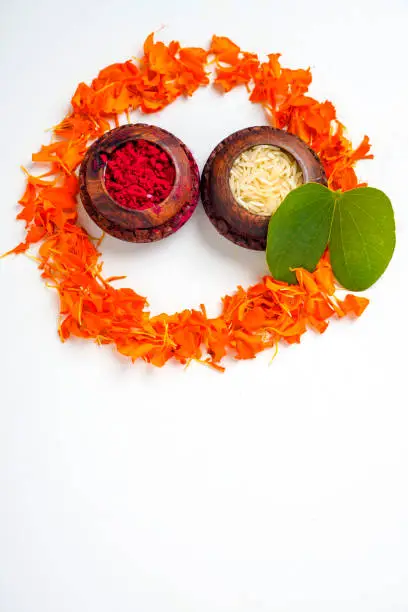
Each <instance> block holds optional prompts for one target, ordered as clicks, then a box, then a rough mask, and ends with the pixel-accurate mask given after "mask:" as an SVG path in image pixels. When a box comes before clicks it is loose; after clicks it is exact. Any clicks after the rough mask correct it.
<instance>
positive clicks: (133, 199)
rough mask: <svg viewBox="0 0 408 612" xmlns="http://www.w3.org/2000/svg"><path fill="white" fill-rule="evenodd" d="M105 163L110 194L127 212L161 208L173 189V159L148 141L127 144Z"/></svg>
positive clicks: (141, 140) (107, 187)
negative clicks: (128, 210)
mask: <svg viewBox="0 0 408 612" xmlns="http://www.w3.org/2000/svg"><path fill="white" fill-rule="evenodd" d="M104 161H106V162H107V164H106V169H105V177H104V180H105V186H106V190H107V192H108V193H109V195H110V196H111V198H113V199H114V200H115V201H116V202H117V203H118V204H120V205H121V206H124V207H125V208H130V209H133V210H144V209H146V208H151V207H153V208H154V207H156V208H159V207H158V205H159V204H160V202H163V200H165V199H166V198H167V197H168V195H169V194H170V192H171V190H172V188H173V185H174V179H175V175H176V172H175V168H174V165H173V162H172V161H171V158H170V157H169V155H168V154H167V153H166V152H165V151H164V150H163V149H161V148H160V147H159V146H157V145H156V144H153V143H151V142H149V141H147V140H143V139H139V140H132V141H130V142H127V143H126V144H125V145H123V146H121V147H118V148H117V149H115V150H114V151H113V152H112V154H111V155H110V157H106V160H104Z"/></svg>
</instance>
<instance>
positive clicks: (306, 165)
mask: <svg viewBox="0 0 408 612" xmlns="http://www.w3.org/2000/svg"><path fill="white" fill-rule="evenodd" d="M257 145H274V146H276V147H279V148H281V149H282V150H284V151H285V152H287V153H289V154H290V155H292V157H294V158H295V160H296V161H297V163H298V164H299V167H300V169H301V171H302V173H303V182H304V183H309V182H314V183H322V184H323V185H327V179H326V175H325V172H324V169H323V166H322V165H321V163H320V160H319V158H318V157H317V155H316V153H315V152H314V151H312V149H310V147H308V145H307V144H306V143H305V142H303V140H301V139H300V138H298V137H297V136H295V135H294V134H289V133H288V132H284V131H283V130H278V129H276V128H272V127H269V126H260V127H250V128H246V129H244V130H240V131H238V132H235V133H234V134H231V135H230V136H228V137H227V138H225V140H223V141H222V142H220V143H219V145H217V146H216V147H215V149H214V151H213V152H212V153H211V155H210V157H209V158H208V160H207V163H206V164H205V167H204V170H203V173H202V177H201V199H202V202H203V206H204V210H205V212H206V213H207V215H208V217H209V219H210V221H211V223H212V224H213V225H214V226H215V228H216V229H217V230H218V232H219V233H220V234H222V236H225V238H228V240H231V241H232V242H235V244H238V245H239V246H243V247H246V248H247V249H254V250H257V251H264V250H265V249H266V237H267V233H268V224H269V219H270V217H268V216H262V215H257V214H254V213H251V212H249V211H248V210H246V209H245V208H243V207H242V206H240V204H238V202H237V201H236V200H235V198H234V196H233V194H232V191H231V189H230V184H229V178H230V171H231V167H232V165H233V163H234V161H235V159H236V158H237V157H238V156H239V155H240V154H241V153H242V152H243V151H245V150H247V149H250V148H251V147H254V146H257Z"/></svg>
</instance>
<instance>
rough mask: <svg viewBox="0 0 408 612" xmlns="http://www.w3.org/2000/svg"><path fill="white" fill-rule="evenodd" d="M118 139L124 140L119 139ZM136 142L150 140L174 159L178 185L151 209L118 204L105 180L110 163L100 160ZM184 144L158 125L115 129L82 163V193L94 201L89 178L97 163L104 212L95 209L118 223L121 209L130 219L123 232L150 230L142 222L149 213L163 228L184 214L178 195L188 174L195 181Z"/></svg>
mask: <svg viewBox="0 0 408 612" xmlns="http://www.w3.org/2000/svg"><path fill="white" fill-rule="evenodd" d="M140 132H143V133H140ZM118 136H120V137H119V138H118ZM136 140H147V141H148V142H151V143H152V144H155V145H157V146H158V147H160V148H161V149H162V150H163V151H165V152H166V153H167V155H168V156H169V157H170V159H171V162H172V164H173V166H174V169H175V178H174V183H173V186H172V189H171V191H170V193H169V195H168V196H167V198H165V199H164V200H163V201H162V202H160V203H159V204H158V205H156V206H153V205H152V206H148V207H146V208H144V209H143V210H137V209H132V208H127V207H126V206H123V205H121V204H120V203H119V202H117V201H116V200H115V199H114V198H113V197H112V196H111V195H110V194H109V192H108V190H107V189H106V185H105V180H104V177H105V172H106V166H107V162H102V161H101V160H100V158H99V159H98V157H99V156H100V155H101V154H102V153H104V154H106V155H108V156H109V155H110V154H112V152H113V151H115V150H116V149H118V148H120V147H122V146H123V145H125V144H126V143H127V142H132V141H133V142H135V141H136ZM167 140H169V141H170V142H171V144H168V142H166V141H167ZM183 145H184V143H182V141H180V140H179V139H178V138H177V137H176V136H175V135H174V134H172V133H171V132H168V131H167V130H165V129H163V128H160V127H158V126H155V125H148V124H145V123H133V124H132V123H131V124H126V125H121V126H118V127H116V128H113V129H112V130H110V131H109V132H106V133H105V134H103V136H101V137H100V138H98V139H97V140H96V141H95V142H94V143H92V145H91V146H90V147H89V149H88V151H87V153H86V155H85V157H84V159H83V161H82V163H81V166H80V171H79V178H80V185H81V193H82V191H83V190H85V191H86V192H87V195H88V197H89V198H90V199H91V200H92V201H93V200H94V198H93V197H92V194H91V193H90V192H89V189H88V180H87V179H88V172H89V168H90V164H92V163H96V165H97V177H98V184H99V190H100V192H102V193H103V197H104V210H103V212H102V211H100V207H99V206H97V205H95V208H96V209H97V210H99V212H100V214H103V216H104V217H106V218H107V219H108V220H109V221H110V222H111V223H115V224H116V223H117V221H118V219H117V216H116V212H117V211H118V210H119V211H120V212H121V217H122V219H125V220H126V223H124V224H123V226H122V225H121V227H123V229H129V228H130V229H135V230H136V229H146V227H145V225H144V224H143V221H142V220H143V219H144V215H143V213H149V217H150V220H151V224H152V225H151V227H159V226H160V225H163V224H164V223H166V222H168V221H169V220H171V219H172V218H173V217H174V215H176V214H177V213H178V212H180V211H181V209H182V208H183V202H182V200H181V199H179V198H176V197H175V196H176V194H177V193H179V191H180V190H181V189H182V188H183V185H184V180H185V178H186V176H187V174H186V173H188V176H190V178H192V177H191V168H190V163H189V160H188V158H187V156H186V154H185V150H184V148H183ZM178 159H179V160H182V162H181V163H182V164H183V171H181V169H180V165H179V163H177V161H178ZM158 206H159V207H160V212H156V210H157V207H158ZM166 210H167V212H166Z"/></svg>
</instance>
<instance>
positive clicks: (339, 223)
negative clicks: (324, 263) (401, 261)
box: [329, 187, 395, 291]
mask: <svg viewBox="0 0 408 612" xmlns="http://www.w3.org/2000/svg"><path fill="white" fill-rule="evenodd" d="M336 200H337V201H336V207H335V212H334V219H333V226H332V231H331V235H330V241H329V251H330V259H331V264H332V268H333V272H334V275H335V277H336V279H337V280H338V282H339V283H340V284H341V285H343V287H345V288H346V289H349V290H351V291H363V290H364V289H368V287H371V285H373V284H374V283H375V282H376V281H377V280H378V279H379V278H380V276H382V274H383V273H384V272H385V270H386V268H387V266H388V264H389V262H390V260H391V257H392V255H393V253H394V248H395V221H394V212H393V210H392V205H391V202H390V200H389V199H388V197H387V196H386V195H385V193H383V192H382V191H380V190H379V189H374V188H373V187H359V188H357V189H353V190H352V191H346V192H345V193H343V194H336Z"/></svg>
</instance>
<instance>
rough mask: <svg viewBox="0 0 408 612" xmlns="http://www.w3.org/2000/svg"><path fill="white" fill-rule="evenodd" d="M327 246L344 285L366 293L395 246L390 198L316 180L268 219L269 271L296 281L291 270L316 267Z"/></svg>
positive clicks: (290, 196)
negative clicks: (336, 187)
mask: <svg viewBox="0 0 408 612" xmlns="http://www.w3.org/2000/svg"><path fill="white" fill-rule="evenodd" d="M327 245H329V251H330V258H331V263H332V267H333V272H334V275H335V277H336V278H337V280H338V281H339V283H341V284H342V285H343V287H345V288H346V289H350V290H353V291H362V290H364V289H367V288H368V287H370V286H371V285H373V284H374V283H375V282H376V281H377V280H378V279H379V278H380V276H381V275H382V274H383V273H384V271H385V269H386V268H387V266H388V264H389V262H390V260H391V257H392V255H393V252H394V248H395V221H394V213H393V209H392V206H391V202H390V200H389V199H388V197H387V196H386V195H385V194H384V193H383V192H382V191H380V190H379V189H374V188H372V187H359V188H357V189H353V190H351V191H347V192H345V193H340V192H333V191H330V189H327V187H324V186H323V185H318V184H315V183H308V184H306V185H302V186H301V187H298V188H297V189H294V190H293V191H291V192H290V193H289V194H288V196H287V197H286V198H285V200H284V201H283V202H282V204H281V205H280V207H279V208H278V210H277V211H276V213H275V214H274V215H273V216H272V217H271V220H270V222H269V229H268V242H267V249H266V258H267V262H268V266H269V269H270V271H271V274H272V275H273V276H274V277H275V278H276V279H278V280H283V281H286V282H288V283H295V282H296V276H295V274H294V272H293V268H298V267H302V268H306V269H307V270H309V271H312V270H314V268H315V267H316V265H317V262H318V261H319V259H320V257H321V256H322V254H323V252H324V250H325V248H326V246H327Z"/></svg>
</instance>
